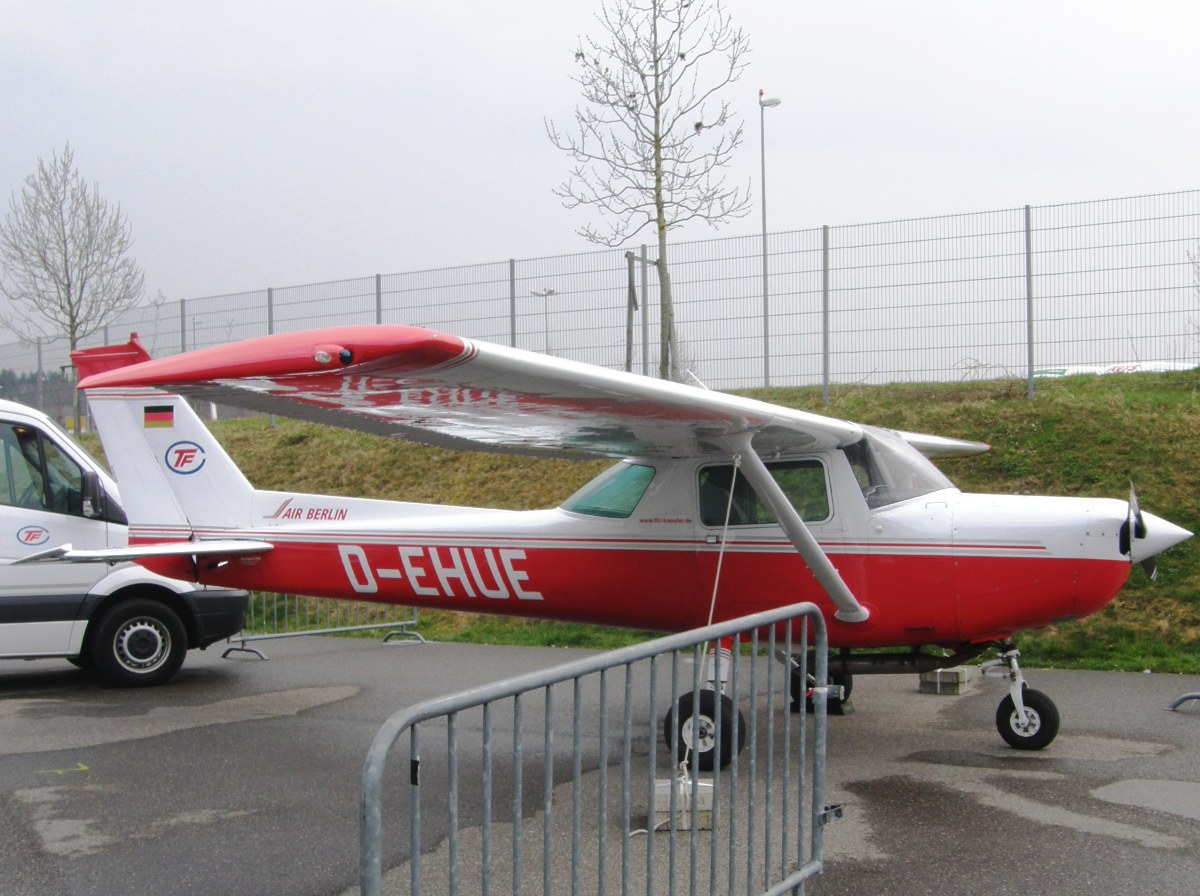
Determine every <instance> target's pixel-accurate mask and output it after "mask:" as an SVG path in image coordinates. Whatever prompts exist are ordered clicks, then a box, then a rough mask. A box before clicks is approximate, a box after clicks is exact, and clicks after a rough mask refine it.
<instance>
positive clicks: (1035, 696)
mask: <svg viewBox="0 0 1200 896" xmlns="http://www.w3.org/2000/svg"><path fill="white" fill-rule="evenodd" d="M1000 651H1001V653H1000V655H999V656H997V657H996V658H995V659H991V660H988V661H987V662H985V663H983V664H982V665H981V666H980V669H981V670H982V671H983V674H984V675H989V676H991V677H994V678H1007V679H1008V696H1007V697H1005V698H1004V699H1003V700H1001V701H1000V705H999V706H998V707H997V708H996V730H997V731H999V732H1000V736H1001V737H1002V738H1004V741H1005V743H1007V744H1008V745H1009V746H1010V747H1014V748H1015V749H1018V750H1040V749H1042V748H1043V747H1045V746H1047V745H1048V744H1049V743H1050V742H1051V741H1052V740H1054V738H1055V737H1057V736H1058V724H1059V718H1058V707H1057V706H1055V705H1054V701H1053V700H1051V699H1050V698H1049V697H1047V696H1046V695H1045V694H1043V693H1042V692H1041V691H1035V690H1032V689H1031V688H1028V687H1026V685H1025V676H1024V674H1022V672H1021V667H1020V665H1019V664H1018V662H1017V660H1018V658H1019V657H1020V656H1021V651H1019V650H1017V648H1016V647H1015V646H1014V645H1013V644H1012V643H1011V642H1009V643H1005V644H1001V645H1000Z"/></svg>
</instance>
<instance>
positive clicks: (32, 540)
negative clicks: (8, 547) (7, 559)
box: [17, 526, 50, 545]
mask: <svg viewBox="0 0 1200 896" xmlns="http://www.w3.org/2000/svg"><path fill="white" fill-rule="evenodd" d="M49 540H50V531H49V530H48V529H43V528H42V527H41V526H26V527H25V528H24V529H21V530H20V531H19V532H17V541H19V542H21V544H23V545H38V544H45V543H46V542H48V541H49Z"/></svg>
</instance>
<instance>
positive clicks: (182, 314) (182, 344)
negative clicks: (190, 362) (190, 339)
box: [179, 299, 187, 352]
mask: <svg viewBox="0 0 1200 896" xmlns="http://www.w3.org/2000/svg"><path fill="white" fill-rule="evenodd" d="M179 351H181V352H186V351H187V299H180V300H179Z"/></svg>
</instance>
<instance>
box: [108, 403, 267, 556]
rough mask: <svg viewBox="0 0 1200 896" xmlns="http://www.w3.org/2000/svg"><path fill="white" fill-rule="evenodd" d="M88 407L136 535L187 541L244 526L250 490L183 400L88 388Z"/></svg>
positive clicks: (249, 514) (247, 522)
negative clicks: (191, 537)
mask: <svg viewBox="0 0 1200 896" xmlns="http://www.w3.org/2000/svg"><path fill="white" fill-rule="evenodd" d="M88 405H89V407H90V408H91V411H92V416H93V417H94V419H95V421H96V426H97V429H98V430H99V431H100V439H101V441H102V442H103V443H104V453H105V455H106V456H107V458H108V462H109V464H110V465H111V467H112V470H113V473H114V474H115V475H116V478H117V485H118V486H119V487H120V489H121V501H122V503H123V504H124V505H125V512H126V514H127V515H128V516H129V521H130V526H131V528H132V529H133V530H134V531H135V532H136V534H137V535H139V536H141V537H150V538H177V537H184V538H186V537H188V536H189V535H191V534H193V533H196V534H210V533H211V532H212V531H213V530H230V529H241V528H246V527H248V526H249V525H250V524H251V520H252V511H253V500H254V489H253V487H252V486H251V485H250V483H249V482H248V481H247V480H246V477H245V476H243V475H242V472H241V470H239V469H238V468H237V466H236V465H235V464H234V463H233V460H232V459H231V458H230V457H229V455H228V454H226V453H225V449H224V448H222V447H221V446H220V444H219V443H218V442H217V440H216V439H215V438H214V437H213V436H212V434H211V433H210V432H209V431H208V428H207V427H206V426H205V425H204V424H203V422H201V420H200V418H199V417H198V416H197V415H196V413H195V411H193V410H192V409H191V407H190V406H189V405H188V403H187V402H186V401H184V400H183V398H181V397H180V396H178V395H171V394H167V393H164V392H160V391H158V390H157V389H94V390H89V392H88Z"/></svg>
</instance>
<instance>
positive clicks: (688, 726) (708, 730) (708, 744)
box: [680, 716, 717, 753]
mask: <svg viewBox="0 0 1200 896" xmlns="http://www.w3.org/2000/svg"><path fill="white" fill-rule="evenodd" d="M680 734H682V735H683V742H684V743H685V744H687V745H688V746H689V747H691V748H692V749H694V750H695V751H696V752H698V753H707V752H708V751H709V750H711V749H713V748H714V747H716V745H717V732H716V727H715V726H714V725H713V723H712V720H711V719H706V718H704V717H703V716H701V717H700V720H699V721H698V722H696V723H695V724H693V720H692V719H685V720H684V722H683V725H682V727H681V728H680Z"/></svg>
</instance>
